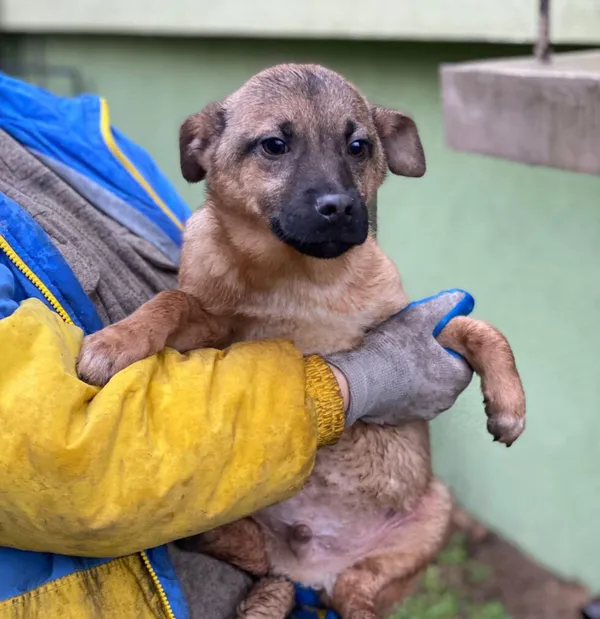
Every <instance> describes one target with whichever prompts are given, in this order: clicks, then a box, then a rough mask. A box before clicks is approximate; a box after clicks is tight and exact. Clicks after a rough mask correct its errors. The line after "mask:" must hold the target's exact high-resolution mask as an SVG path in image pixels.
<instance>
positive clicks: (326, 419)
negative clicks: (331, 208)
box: [0, 299, 343, 619]
mask: <svg viewBox="0 0 600 619" xmlns="http://www.w3.org/2000/svg"><path fill="white" fill-rule="evenodd" d="M81 339H82V333H81V331H80V330H79V329H78V328H76V327H72V326H68V325H66V324H65V323H64V322H62V321H61V319H60V318H59V317H58V316H57V315H56V314H54V313H53V312H52V311H50V310H49V309H47V308H46V307H45V306H44V305H43V304H42V303H41V302H39V301H37V300H34V299H31V300H28V301H25V302H24V303H22V304H21V306H20V308H19V309H18V310H17V311H16V312H15V313H14V314H13V315H12V316H10V317H9V318H6V319H4V320H2V321H0V342H1V353H0V445H1V446H2V448H1V449H0V495H1V496H2V509H1V510H0V546H12V547H16V548H20V549H23V550H36V551H44V552H54V553H59V554H69V555H82V556H93V557H105V556H116V555H121V556H122V555H126V554H129V553H133V552H136V551H139V550H142V549H145V548H150V547H154V546H158V545H160V544H163V543H165V542H168V541H171V540H174V539H178V538H181V537H185V536H188V535H191V534H195V533H198V532H201V531H203V530H206V529H209V528H213V527H215V526H217V525H219V524H221V523H224V522H227V521H231V520H234V519H237V518H239V517H241V516H243V515H246V514H248V513H251V512H253V511H255V510H257V509H260V508H262V507H264V506H266V505H268V504H271V503H273V502H275V501H279V500H282V499H285V498H286V497H288V496H289V495H290V494H291V493H293V492H294V491H295V490H296V489H297V488H298V487H299V486H300V485H301V484H302V482H303V481H304V480H305V478H306V476H307V475H308V474H309V473H310V471H311V468H312V466H313V461H314V455H315V450H316V447H317V445H320V444H327V443H329V442H331V441H332V440H335V438H336V437H337V436H339V433H340V432H341V429H342V427H343V412H342V401H341V397H340V394H339V391H338V390H337V386H336V383H335V379H334V378H333V375H332V374H331V373H330V371H329V369H328V368H327V366H326V365H325V364H324V362H323V361H322V360H319V359H316V358H313V359H310V360H308V361H307V362H305V361H304V359H303V358H302V356H301V355H300V353H299V352H298V350H297V349H296V348H294V347H293V346H292V345H291V344H290V343H286V342H267V343H247V344H238V345H236V346H233V347H232V348H230V349H228V350H227V351H224V352H219V351H215V350H202V351H195V352H193V353H189V354H187V355H180V354H178V353H177V352H175V351H172V350H167V351H165V352H164V353H162V354H160V355H158V356H156V357H152V358H150V359H146V360H144V361H142V362H140V363H138V364H135V365H134V366H132V367H130V368H128V369H127V370H125V371H123V372H121V373H120V374H118V375H117V376H115V377H114V378H113V379H112V380H111V381H110V383H109V384H108V385H107V386H106V387H104V388H103V389H101V390H100V389H97V388H95V387H91V386H89V385H86V384H85V383H83V382H81V381H80V380H79V379H78V378H77V375H76V372H75V359H76V356H77V353H78V351H79V347H80V344H81ZM307 391H308V395H307ZM98 569H101V568H98ZM132 595H133V594H132ZM31 616H37V615H31ZM40 616H41V615H40ZM43 616H48V617H50V616H53V615H49V614H44V615H43ZM61 616H64V617H68V615H61ZM78 616H79V617H81V618H82V619H85V615H83V614H81V615H78ZM124 616H125V615H124Z"/></svg>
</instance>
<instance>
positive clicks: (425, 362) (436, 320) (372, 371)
mask: <svg viewBox="0 0 600 619" xmlns="http://www.w3.org/2000/svg"><path fill="white" fill-rule="evenodd" d="M473 305H474V302H473V297H471V295H470V294H468V293H467V292H465V291H463V290H450V291H446V292H441V293H440V294H438V295H436V296H435V297H430V298H428V299H423V300H421V301H416V302H414V303H411V304H410V305H409V306H408V307H406V308H405V309H403V310H402V311H401V312H400V313H399V314H396V315H395V316H392V318H390V319H388V320H387V321H386V322H384V323H383V324H381V325H380V326H378V327H375V328H374V329H372V330H371V331H370V332H369V333H367V335H366V337H365V341H364V343H363V345H362V346H361V347H360V348H358V349H357V350H355V351H351V352H345V353H336V354H334V355H330V356H328V357H326V358H325V360H326V361H327V362H328V363H330V364H331V365H334V366H335V367H337V368H338V369H339V370H340V371H341V372H342V373H343V374H344V376H345V377H346V379H347V380H348V386H349V389H350V405H349V407H348V412H347V414H346V426H349V425H352V424H353V423H354V422H355V421H357V420H359V419H360V420H361V421H365V422H368V423H378V424H390V425H396V424H399V423H404V422H407V421H415V420H419V419H420V420H426V421H429V420H430V419H433V418H434V417H436V416H437V415H438V414H439V413H442V412H443V411H445V410H447V409H449V408H450V407H451V406H452V405H453V404H454V402H455V401H456V399H457V398H458V396H459V395H460V394H461V393H462V391H463V390H464V389H465V388H466V387H467V386H468V384H469V382H470V381H471V377H472V375H473V370H472V369H471V368H470V367H469V365H468V364H467V363H466V361H464V359H463V358H462V357H461V356H460V355H458V354H456V353H454V352H452V351H448V350H445V349H444V348H442V346H441V345H440V344H438V343H437V341H436V340H435V339H434V338H435V337H436V336H437V335H438V334H439V333H440V332H441V331H442V329H443V328H444V326H445V325H446V324H447V323H448V322H449V321H450V320H451V319H452V318H454V317H455V316H467V315H468V314H470V313H471V312H472V310H473Z"/></svg>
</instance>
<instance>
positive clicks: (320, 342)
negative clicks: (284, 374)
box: [234, 285, 389, 354]
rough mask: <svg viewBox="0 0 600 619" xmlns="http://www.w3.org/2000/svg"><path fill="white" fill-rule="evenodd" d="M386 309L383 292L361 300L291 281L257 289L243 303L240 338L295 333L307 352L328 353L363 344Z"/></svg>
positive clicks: (237, 327) (280, 336)
mask: <svg viewBox="0 0 600 619" xmlns="http://www.w3.org/2000/svg"><path fill="white" fill-rule="evenodd" d="M386 311H387V312H388V313H389V311H388V310H387V308H386V303H385V302H383V301H382V300H380V299H377V298H374V299H372V300H370V301H369V302H364V301H362V302H359V303H357V302H356V300H353V299H352V298H351V296H350V294H348V293H347V292H345V291H344V290H341V289H336V288H333V289H318V288H316V287H315V288H314V289H309V288H307V287H302V286H293V285H287V286H285V287H283V286H282V287H279V288H275V289H273V290H270V291H268V292H260V293H252V294H251V295H249V296H248V298H246V299H245V300H244V301H243V302H242V303H241V304H240V305H239V307H238V308H237V310H236V314H237V320H236V325H235V336H234V339H235V341H243V340H263V339H291V340H293V341H294V343H295V344H296V346H297V347H298V348H299V349H300V350H301V351H302V353H303V354H312V353H320V354H328V353H332V352H336V351H338V350H344V349H349V348H354V347H355V346H357V345H358V344H360V342H361V341H362V338H363V336H364V333H365V331H366V330H367V329H368V328H369V327H370V326H372V325H373V324H374V323H376V322H379V321H380V320H381V319H383V318H385V317H386V315H387V314H386Z"/></svg>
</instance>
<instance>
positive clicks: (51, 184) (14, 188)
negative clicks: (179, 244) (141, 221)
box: [0, 131, 177, 325]
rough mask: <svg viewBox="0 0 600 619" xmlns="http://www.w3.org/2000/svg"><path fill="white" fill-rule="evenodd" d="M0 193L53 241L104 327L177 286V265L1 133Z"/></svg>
mask: <svg viewBox="0 0 600 619" xmlns="http://www.w3.org/2000/svg"><path fill="white" fill-rule="evenodd" d="M0 192H2V193H4V194H5V195H7V196H8V197H9V198H11V199H12V200H14V201H15V202H16V203H17V204H19V205H20V206H21V207H22V208H23V209H24V210H26V211H27V212H28V213H29V214H30V215H31V216H32V217H33V218H34V219H35V220H36V222H37V223H38V224H39V225H40V226H41V227H42V228H43V229H44V231H45V232H46V233H47V234H48V236H50V238H51V239H52V240H53V241H54V243H55V245H56V247H57V249H58V250H59V251H60V253H61V254H62V255H63V257H64V258H65V260H66V261H67V262H68V263H69V265H70V266H71V268H72V269H73V272H74V273H75V275H76V276H77V279H78V280H79V282H80V283H81V285H82V287H83V289H84V290H85V292H86V293H87V295H88V296H89V297H90V299H91V300H92V302H93V303H94V305H95V307H96V309H97V310H98V313H99V314H100V317H101V318H102V320H103V322H104V324H105V325H107V324H110V323H113V322H116V321H118V320H121V319H122V318H125V317H126V316H127V315H129V314H131V313H132V312H133V311H134V310H136V309H137V308H138V307H139V306H140V305H142V304H143V303H145V302H146V301H148V300H149V299H150V298H152V297H153V296H154V295H155V294H156V293H158V292H160V291H161V290H164V289H166V288H173V287H174V286H175V285H176V281H177V267H176V265H175V264H172V263H169V261H168V260H166V259H165V256H164V255H163V254H162V253H161V252H160V251H159V250H158V249H157V248H156V247H155V246H154V245H152V244H151V243H149V242H148V241H146V240H145V239H142V238H140V237H138V236H135V235H134V234H132V233H131V232H130V231H129V230H128V229H127V228H125V227H124V226H122V225H121V224H120V223H117V222H116V221H114V220H113V219H112V218H110V217H108V216H107V215H105V214H104V213H101V212H99V211H98V210H97V209H96V208H95V207H94V206H92V205H91V204H90V203H89V202H87V201H86V200H85V199H84V198H83V197H82V196H81V195H80V194H78V193H77V192H76V191H75V190H74V189H73V188H71V187H70V186H69V185H68V184H67V183H65V182H64V181H63V180H62V179H61V178H60V177H59V176H57V175H56V174H55V173H54V172H53V171H52V170H50V169H49V168H47V167H46V166H45V165H44V164H43V163H42V162H41V161H40V160H39V159H37V158H36V157H34V156H33V155H32V154H31V153H30V152H28V151H27V150H26V149H25V148H23V147H22V146H21V145H20V144H18V143H17V142H16V141H15V140H13V139H12V138H11V137H10V136H9V135H8V134H6V133H5V132H3V131H0Z"/></svg>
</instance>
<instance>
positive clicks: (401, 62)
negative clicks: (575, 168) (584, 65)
mask: <svg viewBox="0 0 600 619" xmlns="http://www.w3.org/2000/svg"><path fill="white" fill-rule="evenodd" d="M0 7H1V9H0V24H1V25H2V35H1V43H0V69H2V70H4V71H6V72H8V73H10V74H13V75H16V76H19V77H21V78H23V79H26V80H28V81H32V82H35V83H37V84H39V85H41V86H43V87H45V88H47V89H50V90H52V91H54V92H56V93H59V94H64V95H76V94H79V93H81V92H92V93H97V94H100V95H101V96H103V97H105V98H106V99H107V101H108V103H109V106H110V110H111V120H112V123H113V125H114V126H116V127H118V128H119V129H120V130H122V131H123V132H125V133H126V134H128V135H129V137H131V138H132V139H133V140H135V141H137V142H138V143H139V144H140V145H141V146H143V147H145V148H146V149H147V150H148V151H149V152H150V153H151V154H152V155H153V157H154V158H155V160H156V162H157V163H158V164H159V165H160V166H161V167H162V169H163V170H164V171H165V172H166V173H167V175H168V176H170V178H171V180H172V181H173V183H174V184H175V185H176V187H177V188H178V189H179V191H180V192H181V195H182V196H183V197H184V198H185V199H186V200H187V201H188V203H189V204H190V206H192V207H195V206H197V205H199V204H200V203H201V201H202V188H201V187H198V186H188V185H187V184H186V183H185V182H184V181H183V179H182V178H181V175H180V172H179V162H178V145H177V134H178V128H179V125H180V123H181V122H182V120H183V119H184V118H185V117H186V116H187V115H188V114H190V113H192V112H196V111H198V110H200V109H201V108H202V107H203V106H204V105H205V104H206V103H208V102H209V101H212V100H215V99H219V98H221V97H224V96H225V95H227V94H228V93H230V92H231V91H233V90H234V89H236V88H237V87H238V86H239V85H241V83H242V82H243V81H245V80H246V79H247V78H248V77H249V76H250V75H251V74H253V73H255V72H257V71H258V70H260V69H262V68H264V67H266V66H269V65H273V64H275V63H279V62H283V61H310V62H318V63H321V64H325V65H327V66H329V67H331V68H333V69H336V70H338V71H339V72H341V73H342V74H343V75H345V76H346V77H347V78H349V79H350V80H352V81H353V82H354V83H355V84H356V85H358V86H359V88H361V89H362V90H363V92H364V93H365V94H366V95H367V97H368V98H370V99H371V100H372V101H374V102H377V103H380V104H383V105H387V106H390V107H395V108H398V109H403V110H406V111H408V112H409V113H411V114H412V115H413V117H414V119H415V120H416V122H417V125H418V127H419V129H420V132H421V137H422V139H423V143H424V146H425V152H426V155H427V159H428V172H427V174H426V176H425V177H424V178H423V179H399V178H397V177H390V178H389V179H388V180H387V182H386V183H385V185H384V186H383V188H382V190H381V191H380V195H379V200H378V221H379V238H380V241H381V243H382V245H383V247H384V249H385V250H386V251H387V252H388V253H389V254H390V255H391V256H392V257H393V258H394V260H395V261H396V263H397V265H398V267H399V268H400V271H401V273H402V275H403V278H404V281H405V285H406V288H407V290H408V292H409V294H410V296H411V297H413V298H417V297H420V296H425V295H429V294H432V293H435V292H437V291H439V290H441V289H444V288H450V287H462V288H465V289H467V290H469V291H470V292H471V293H472V294H473V295H474V296H475V299H476V303H477V305H476V315H477V317H480V318H483V319H485V320H488V321H490V322H492V323H493V324H495V325H496V326H497V327H498V328H500V329H501V330H502V331H503V332H504V333H505V334H506V335H507V336H508V338H509V340H510V341H511V343H512V345H513V348H514V351H515V354H516V358H517V364H518V367H519V370H520V372H521V375H522V378H523V382H524V385H525V389H526V393H527V397H528V427H527V431H526V433H525V435H524V436H523V437H522V438H521V439H520V440H519V441H518V442H517V444H515V446H514V447H512V448H511V449H509V450H507V449H505V448H503V447H501V446H499V445H498V444H493V443H492V440H491V437H490V436H489V435H488V434H487V433H486V431H485V416H484V413H483V408H482V404H481V395H480V393H479V386H478V385H477V384H475V385H473V386H472V388H471V389H470V390H469V392H468V393H467V394H465V395H464V396H463V397H462V398H461V400H460V401H459V404H458V405H457V406H456V407H455V409H454V410H453V411H452V412H450V413H449V414H447V415H445V416H443V418H442V419H440V420H438V421H436V422H435V423H434V424H433V448H434V457H435V466H436V471H437V473H438V474H439V475H440V477H442V478H443V479H444V480H445V481H446V482H447V483H448V484H449V485H450V487H451V488H452V490H453V492H454V494H455V496H456V498H457V500H458V501H459V503H460V504H461V505H462V506H463V507H464V508H465V509H466V510H467V511H468V512H469V513H470V514H472V515H473V516H474V517H475V518H476V519H477V521H478V522H480V523H481V524H482V526H483V527H485V528H482V527H477V526H476V527H475V528H474V529H473V527H470V529H469V531H468V532H466V533H465V532H463V533H459V534H458V537H455V538H454V541H453V542H452V544H451V546H450V547H449V549H448V550H447V552H446V553H445V555H443V557H442V559H441V560H440V562H439V563H438V565H437V566H434V569H433V571H431V572H429V573H428V580H427V579H426V583H425V585H424V590H423V592H422V594H423V596H425V597H423V598H421V599H416V601H415V602H414V604H415V606H413V607H411V610H409V611H407V610H406V609H405V610H404V611H401V612H405V613H407V612H408V613H409V614H406V615H404V614H403V615H400V614H399V615H398V617H400V616H402V617H404V616H407V617H408V616H410V617H413V618H414V617H431V618H432V619H433V618H438V619H443V618H450V617H459V616H460V617H463V616H464V617H487V618H489V619H493V618H494V617H496V618H501V617H507V616H513V617H517V618H520V617H523V618H529V617H531V618H533V617H540V618H541V617H543V618H544V619H548V618H552V617H557V619H558V617H568V616H576V615H575V609H576V608H577V607H578V605H579V604H580V603H582V601H584V600H585V599H586V596H588V595H591V594H593V593H594V592H600V474H599V469H600V467H599V463H600V406H599V403H600V364H599V354H598V351H599V349H600V318H599V316H600V315H599V311H600V178H599V177H598V176H594V175H584V174H576V173H572V172H567V171H563V170H560V169H556V168H546V167H532V166H528V165H525V164H522V163H518V162H509V161H506V160H502V159H499V158H490V157H484V156H481V155H477V154H469V153H464V152H463V153H458V152H455V151H452V150H450V149H449V148H448V147H447V146H446V143H445V139H444V133H445V129H444V116H443V108H442V89H441V85H440V79H439V68H440V65H441V64H444V63H455V62H463V61H473V60H481V59H493V58H502V57H512V56H530V55H531V54H532V44H533V43H534V41H535V38H536V36H537V3H536V2H535V1H534V0H504V1H503V2H499V1H498V0H454V1H453V2H450V1H449V0H427V1H424V0H422V1H420V2H417V1H415V0H369V1H368V2H365V1H361V0H327V1H323V0H320V1H319V0H297V1H292V0H288V1H283V0H279V1H276V0H252V2H248V0H221V1H213V2H209V1H208V0H170V2H164V1H162V0H103V1H102V2H100V1H96V0H53V1H52V2H49V1H48V0H4V2H3V3H2V2H1V1H0ZM552 10H553V21H552V36H553V40H554V42H555V44H556V50H557V51H562V50H563V49H577V48H578V47H579V46H585V47H590V46H593V45H595V44H598V43H600V0H555V2H554V4H553V9H552ZM587 105H588V106H589V108H590V109H591V110H594V109H595V108H597V107H598V105H600V98H596V99H595V100H589V102H588V103H587ZM0 106H1V102H0ZM0 113H1V107H0ZM598 150H599V151H600V142H599V143H598ZM487 531H491V532H493V533H487ZM478 570H479V571H478ZM477 574H478V575H477ZM566 581H570V582H571V583H572V584H568V583H567V582H566ZM486 583H487V584H486ZM428 596H429V597H428ZM431 596H433V597H431ZM424 600H425V601H424ZM419 604H420V606H419ZM435 604H438V607H437V610H436V607H435ZM444 604H445V606H444ZM440 605H441V606H440ZM432 608H433V610H432ZM436 613H437V614H436ZM444 613H445V614H444ZM477 613H479V614H477Z"/></svg>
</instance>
